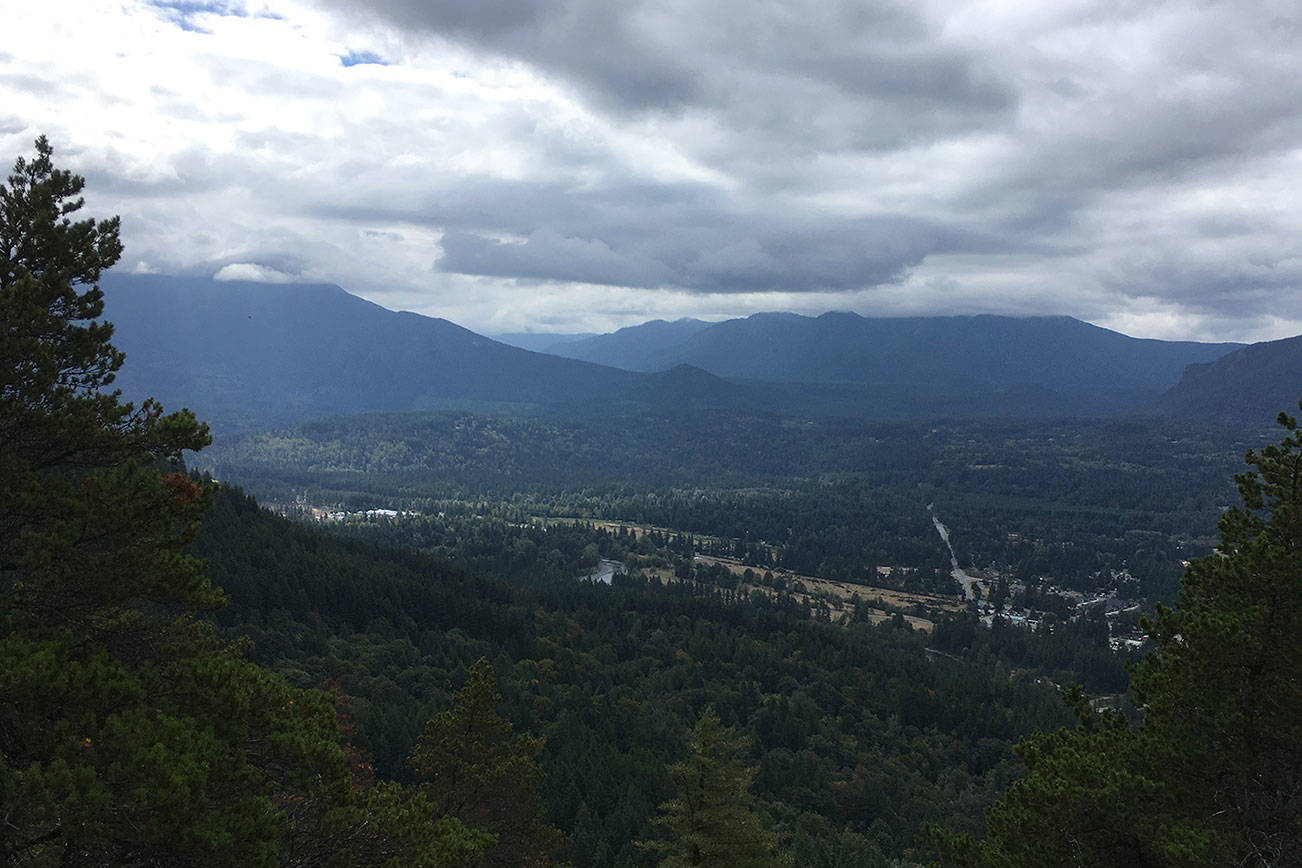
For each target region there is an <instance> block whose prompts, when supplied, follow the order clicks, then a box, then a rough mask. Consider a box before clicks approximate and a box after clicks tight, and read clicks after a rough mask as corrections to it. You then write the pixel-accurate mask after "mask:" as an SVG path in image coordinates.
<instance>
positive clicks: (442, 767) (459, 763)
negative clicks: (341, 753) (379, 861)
mask: <svg viewBox="0 0 1302 868" xmlns="http://www.w3.org/2000/svg"><path fill="white" fill-rule="evenodd" d="M501 701H502V697H501V694H499V693H498V691H497V681H496V679H495V678H494V676H493V667H492V665H491V664H490V663H489V662H488V661H487V660H486V659H484V658H482V657H481V658H480V659H479V660H478V661H477V662H476V663H475V664H474V665H473V666H471V667H470V677H469V679H468V680H467V681H466V684H465V686H464V687H462V688H461V690H459V691H457V693H456V695H455V696H454V697H453V700H452V708H451V710H449V711H445V712H443V713H441V714H439V715H437V716H435V717H434V718H433V719H431V720H430V721H429V722H428V723H427V724H426V725H425V731H424V732H423V733H422V734H421V736H420V739H419V741H418V742H417V744H416V748H415V750H414V751H412V755H411V764H412V768H413V769H414V770H415V772H416V775H417V777H418V779H419V780H420V782H421V783H420V791H421V794H422V795H423V796H424V797H425V798H426V799H428V800H429V803H430V805H431V807H432V809H433V810H432V815H433V816H434V817H440V818H446V817H455V818H457V819H458V820H460V821H461V822H462V823H463V824H465V825H466V826H467V827H469V828H472V829H475V830H482V831H486V832H488V833H490V834H492V835H493V836H495V837H496V844H495V845H493V846H492V847H491V848H490V849H489V850H488V853H487V856H486V857H485V861H484V864H485V865H489V866H503V868H507V866H544V865H550V864H552V857H553V854H554V853H555V852H556V850H557V849H559V847H560V845H561V843H562V838H561V834H560V833H559V832H558V831H557V830H556V829H554V828H552V827H550V826H548V825H546V824H544V823H543V822H542V820H541V819H540V815H541V813H542V803H541V799H540V796H539V786H540V784H541V780H542V772H541V770H540V769H539V768H538V762H537V759H538V754H539V753H540V752H541V751H542V740H541V739H538V738H534V737H532V736H528V735H516V736H512V735H511V724H509V723H507V722H506V721H505V720H503V719H502V718H501V717H500V716H498V714H497V705H498V703H500V702H501Z"/></svg>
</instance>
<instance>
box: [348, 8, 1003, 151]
mask: <svg viewBox="0 0 1302 868" xmlns="http://www.w3.org/2000/svg"><path fill="white" fill-rule="evenodd" d="M324 2H325V3H326V5H330V6H334V7H336V8H343V9H347V10H350V11H353V12H354V13H355V14H358V15H366V16H370V15H378V16H382V17H384V18H387V19H388V20H390V21H392V22H394V23H397V24H398V25H400V26H401V27H402V28H403V29H404V30H407V31H410V32H424V33H427V34H429V35H432V36H438V37H443V38H447V39H451V40H455V41H459V42H462V43H465V44H469V45H471V46H474V47H476V48H479V49H483V50H486V51H488V52H491V53H493V54H496V55H498V56H500V57H502V58H505V59H509V60H520V61H524V62H526V63H529V64H531V65H532V66H534V67H536V68H538V69H540V70H542V71H543V72H544V73H547V74H549V75H552V76H554V77H556V78H558V79H560V80H563V81H566V82H568V83H570V84H571V85H573V86H575V87H576V88H577V89H578V90H579V91H580V92H581V93H582V94H584V95H585V96H586V97H587V98H589V99H590V100H592V101H593V102H594V103H597V104H600V105H603V106H606V107H616V108H620V109H624V110H632V111H643V110H659V111H669V112H674V111H682V110H689V109H692V108H704V109H713V110H727V109H728V108H729V107H732V106H739V107H746V106H747V105H748V104H750V103H753V102H757V101H759V100H763V99H769V100H771V99H773V98H774V97H777V98H779V99H781V98H782V97H783V93H782V91H783V90H786V91H787V94H786V96H788V97H790V98H792V99H794V100H804V99H808V98H811V97H818V98H820V99H823V98H826V97H828V96H839V97H840V98H842V99H844V100H845V101H846V103H847V104H851V103H857V104H858V105H859V106H860V108H861V109H862V108H864V107H867V108H870V109H871V111H870V114H871V115H873V116H874V117H873V118H869V119H867V120H866V124H867V125H869V126H880V127H882V128H886V129H895V128H898V127H901V126H906V127H910V128H914V129H919V130H920V129H925V128H927V127H928V126H929V123H930V121H931V120H932V119H931V118H930V117H929V116H930V115H931V114H932V113H935V114H936V115H937V116H938V118H936V120H939V121H940V122H942V123H945V124H949V123H952V122H953V119H952V117H947V116H953V117H962V118H966V119H968V121H969V122H971V123H979V122H981V121H982V120H983V119H984V118H985V116H988V115H992V114H993V115H999V114H1001V113H1004V112H1006V111H1008V110H1009V109H1010V108H1012V107H1013V106H1014V104H1015V94H1014V91H1013V89H1012V88H1011V87H1010V86H1009V84H1008V83H1006V82H1001V81H999V80H997V79H996V78H995V77H994V76H992V75H991V73H990V71H989V70H988V69H986V68H985V66H984V64H983V63H982V61H981V58H980V57H978V56H975V55H973V54H972V53H970V52H968V51H965V50H963V49H961V48H957V47H951V46H945V45H944V44H943V43H941V42H940V40H939V39H938V36H939V34H938V33H937V28H936V26H935V25H934V24H932V23H930V22H928V21H926V20H925V19H924V18H922V17H921V16H920V15H918V14H917V13H916V12H914V11H912V9H911V7H910V6H909V5H907V4H900V5H896V4H889V3H874V4H864V3H860V2H834V0H827V2H803V3H797V2H791V3H755V2H740V0H726V2H709V3H696V4H686V5H679V4H673V3H668V2H640V3H611V2H608V0H525V2H515V0H492V2H470V0H435V2H425V0H372V2H368V3H366V4H365V5H364V6H361V5H359V4H357V3H356V2H353V0H324ZM775 86H776V89H775ZM786 107H787V108H791V109H795V108H798V105H797V104H795V103H793V104H791V105H788V106H786ZM847 107H848V105H847ZM902 110H907V112H908V114H909V116H910V117H911V118H912V119H913V120H912V121H911V122H910V123H908V124H902V123H901V121H902V118H900V117H888V115H891V114H893V113H894V112H897V111H902ZM753 119H754V120H757V121H760V122H761V123H763V122H764V120H765V119H763V118H758V117H755V118H753ZM768 120H769V121H770V122H771V124H772V125H774V126H778V125H785V124H788V123H790V124H792V125H798V123H799V118H791V117H786V118H782V117H777V116H775V117H773V118H771V119H768ZM845 120H846V121H847V122H849V121H851V120H852V119H851V118H849V117H847V118H845Z"/></svg>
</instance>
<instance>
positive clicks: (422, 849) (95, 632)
mask: <svg viewBox="0 0 1302 868" xmlns="http://www.w3.org/2000/svg"><path fill="white" fill-rule="evenodd" d="M36 151H37V154H36V157H35V159H33V160H32V161H31V162H28V161H26V160H23V159H19V160H18V162H17V164H16V166H15V168H14V173H13V174H12V175H11V176H10V177H9V183H8V185H7V186H0V863H3V864H12V865H24V866H46V865H49V866H54V865H60V866H82V865H84V866H91V865H109V864H112V865H128V866H144V865H151V866H152V865H168V866H186V865H194V866H199V865H203V866H219V865H230V866H260V865H277V864H291V865H293V864H323V863H328V861H329V860H326V859H321V858H316V857H315V856H314V855H313V854H314V853H317V852H318V851H316V850H314V849H313V847H315V846H317V845H318V844H319V842H320V841H321V840H336V841H337V842H338V844H339V846H338V847H337V848H336V849H335V850H334V851H333V852H332V854H331V856H330V858H331V859H333V860H335V864H348V865H362V864H377V865H378V864H390V865H397V864H401V865H409V864H425V865H434V864H440V865H441V864H459V865H467V866H468V865H471V864H473V863H474V862H475V861H476V859H477V857H478V855H479V854H480V853H481V852H482V850H483V847H484V845H485V843H486V842H485V841H484V839H483V838H482V836H476V835H473V834H471V833H469V832H467V831H466V830H465V829H464V827H462V826H461V825H460V824H459V823H456V822H455V821H445V822H443V823H441V824H433V823H431V822H430V821H429V819H428V813H427V811H426V810H425V807H426V806H425V805H423V804H422V803H420V802H419V800H418V799H415V798H413V797H411V796H410V795H409V794H404V793H402V792H401V791H397V790H393V789H391V788H384V787H381V788H374V787H370V788H367V787H356V786H354V785H353V783H354V782H353V781H352V779H351V777H350V774H349V765H348V757H347V755H346V754H345V752H344V749H343V747H342V746H341V744H340V740H339V735H340V728H339V724H338V722H337V720H336V718H335V710H334V707H333V703H332V702H331V698H330V697H329V696H328V695H327V694H324V693H322V692H320V691H312V690H300V689H295V688H293V687H290V686H289V685H288V684H287V683H286V682H285V680H284V679H283V678H281V677H279V676H276V675H273V674H272V673H270V672H268V671H266V670H263V669H260V668H259V667H257V666H255V665H254V664H252V663H251V662H249V661H248V660H246V659H245V658H244V656H243V655H244V651H245V650H246V648H247V645H246V644H245V643H242V642H236V643H229V642H225V641H222V640H220V639H218V638H217V637H216V635H215V633H214V631H213V629H212V627H211V625H209V624H207V623H205V622H202V621H199V620H197V618H196V615H198V614H200V613H203V612H207V611H212V610H215V609H217V608H219V607H220V606H221V605H222V604H223V602H224V597H223V595H222V594H221V593H220V592H219V591H217V590H216V589H215V588H214V587H213V586H212V585H211V584H210V583H209V581H208V578H207V575H206V571H205V569H204V565H203V564H202V562H200V561H198V560H197V559H195V558H194V557H192V556H190V555H187V554H185V552H184V549H185V548H186V546H187V545H188V544H189V543H190V542H191V540H192V539H193V537H194V535H195V534H196V532H197V531H198V528H199V521H200V518H201V516H202V513H203V511H204V509H205V508H206V506H207V505H208V503H209V502H210V500H211V498H212V486H211V485H210V484H206V483H203V482H200V481H198V480H196V479H194V478H191V477H190V476H188V475H186V474H185V473H184V472H182V467H181V464H180V459H181V454H182V452H183V450H192V449H199V448H202V447H203V446H204V445H205V444H206V443H207V442H208V434H207V429H206V428H205V427H204V426H202V425H200V424H199V423H198V422H197V421H196V420H195V418H194V416H193V415H192V414H190V413H188V412H186V411H182V412H180V413H173V414H171V415H164V414H163V413H162V410H161V408H160V407H159V406H158V405H157V404H155V403H154V402H152V401H146V402H145V403H144V404H143V405H142V406H141V407H139V408H135V407H133V406H132V405H130V404H124V403H122V402H121V401H120V400H119V395H118V394H117V393H116V392H109V391H106V390H105V387H106V386H108V385H109V384H111V382H112V380H113V377H114V373H115V372H116V371H117V370H118V369H119V368H120V366H121V365H122V361H123V359H122V355H121V353H119V352H118V351H117V350H115V349H114V348H113V347H112V345H111V344H109V343H108V341H109V338H110V337H111V335H112V327H111V326H110V325H108V324H107V323H101V322H95V321H94V318H95V317H97V316H99V315H100V313H101V311H102V299H101V296H100V292H99V290H98V288H97V287H96V286H95V281H96V280H98V278H99V276H100V273H101V272H102V271H103V269H105V268H108V267H109V266H111V265H112V264H113V262H114V261H115V260H116V259H117V257H118V255H119V254H120V252H121V245H120V244H119V242H118V223H117V219H116V218H114V219H112V220H108V221H104V222H100V223H97V222H96V221H94V220H81V221H77V222H73V220H72V218H71V215H73V214H74V213H75V212H76V211H77V210H78V209H79V208H80V207H81V204H82V202H81V199H80V198H77V194H78V193H79V192H80V191H81V189H82V186H83V181H82V179H81V178H79V177H77V176H75V175H72V174H70V173H68V172H65V171H61V170H56V169H55V168H54V167H53V165H52V163H51V156H52V151H51V148H50V146H49V144H48V143H47V142H46V141H45V139H44V138H42V139H38V140H37V142H36ZM422 817H423V818H425V819H424V820H423V821H417V820H413V818H417V819H419V818H422ZM386 853H387V854H389V855H388V856H386V857H385V859H384V860H378V861H376V860H374V859H373V856H374V854H386Z"/></svg>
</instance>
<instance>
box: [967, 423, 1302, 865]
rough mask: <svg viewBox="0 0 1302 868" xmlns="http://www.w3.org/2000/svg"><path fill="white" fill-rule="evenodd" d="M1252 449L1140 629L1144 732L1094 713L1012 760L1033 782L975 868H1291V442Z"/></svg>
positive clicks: (1301, 591) (1294, 456)
mask: <svg viewBox="0 0 1302 868" xmlns="http://www.w3.org/2000/svg"><path fill="white" fill-rule="evenodd" d="M1279 421H1280V424H1282V425H1283V426H1284V427H1285V428H1286V429H1287V430H1288V435H1287V436H1286V437H1285V438H1284V440H1283V441H1282V442H1281V443H1280V444H1279V445H1273V446H1267V447H1266V448H1265V449H1263V450H1261V451H1260V452H1256V451H1250V452H1248V454H1247V461H1248V463H1249V464H1251V465H1252V466H1253V468H1254V470H1253V471H1251V472H1249V473H1246V474H1242V475H1240V476H1237V477H1236V481H1237V482H1238V486H1239V491H1240V493H1241V495H1242V497H1243V504H1244V506H1243V508H1241V509H1240V508H1234V509H1231V510H1229V511H1228V512H1227V513H1226V514H1225V516H1224V518H1223V519H1222V521H1221V543H1220V546H1219V547H1218V548H1217V550H1216V552H1215V553H1213V554H1212V555H1210V556H1208V557H1206V558H1202V559H1200V560H1198V561H1195V562H1193V563H1191V564H1190V566H1189V568H1188V570H1187V571H1186V573H1185V577H1184V582H1183V585H1182V588H1181V591H1180V596H1179V598H1178V600H1177V603H1176V605H1175V606H1174V607H1172V608H1163V607H1159V609H1158V611H1157V614H1156V615H1155V616H1154V617H1153V618H1152V619H1151V620H1149V621H1147V622H1146V623H1145V627H1146V629H1147V630H1148V631H1149V633H1150V635H1151V637H1152V641H1153V644H1154V646H1155V649H1156V650H1155V652H1154V653H1152V654H1151V655H1150V656H1149V657H1147V658H1146V659H1145V661H1144V663H1143V664H1142V665H1141V666H1140V667H1138V669H1137V670H1136V671H1135V674H1134V678H1133V686H1132V697H1133V701H1134V703H1135V705H1136V706H1137V707H1138V708H1140V709H1142V711H1143V720H1142V722H1141V723H1140V725H1139V726H1138V727H1133V728H1132V727H1131V726H1130V725H1129V724H1128V723H1127V721H1126V720H1125V719H1124V718H1123V717H1121V716H1120V715H1119V714H1117V713H1113V712H1109V713H1104V714H1101V715H1096V714H1095V713H1094V712H1093V711H1091V710H1090V709H1089V708H1088V706H1087V705H1086V704H1085V703H1084V701H1083V698H1082V697H1081V696H1080V695H1079V694H1074V695H1072V696H1071V697H1070V698H1071V699H1072V700H1073V702H1074V704H1075V706H1076V711H1077V714H1078V716H1079V717H1080V719H1081V725H1080V726H1079V727H1078V728H1077V729H1075V730H1071V731H1066V730H1064V731H1060V732H1057V733H1053V734H1049V735H1044V734H1039V735H1036V736H1035V737H1033V738H1031V739H1029V740H1028V741H1026V742H1024V743H1023V744H1022V746H1021V747H1020V749H1019V753H1020V754H1021V756H1022V758H1023V760H1024V761H1025V762H1026V764H1027V767H1028V769H1029V770H1030V772H1029V774H1028V775H1027V777H1025V778H1024V779H1022V780H1020V781H1018V782H1017V783H1016V784H1014V785H1013V786H1012V787H1011V788H1010V789H1009V790H1008V792H1007V794H1006V795H1005V798H1004V800H1003V802H1001V803H1000V804H998V805H996V806H995V807H993V808H992V809H991V811H990V815H989V826H990V841H989V842H988V843H984V844H981V843H977V842H975V841H973V840H971V839H967V840H955V839H950V840H949V842H948V845H947V846H948V847H949V856H950V857H951V858H952V859H953V860H954V861H955V862H960V863H965V864H973V865H1061V864H1080V865H1095V864H1145V865H1190V866H1192V865H1208V864H1217V865H1263V866H1264V865H1296V864H1299V860H1300V859H1302V855H1300V854H1302V810H1299V802H1300V800H1302V751H1300V750H1299V745H1302V684H1300V683H1299V682H1300V679H1299V677H1298V666H1299V664H1298V659H1299V652H1300V651H1302V648H1300V647H1299V639H1298V637H1299V636H1302V434H1300V433H1299V431H1298V428H1297V423H1296V421H1295V420H1294V419H1293V418H1291V417H1289V416H1287V415H1285V414H1280V419H1279Z"/></svg>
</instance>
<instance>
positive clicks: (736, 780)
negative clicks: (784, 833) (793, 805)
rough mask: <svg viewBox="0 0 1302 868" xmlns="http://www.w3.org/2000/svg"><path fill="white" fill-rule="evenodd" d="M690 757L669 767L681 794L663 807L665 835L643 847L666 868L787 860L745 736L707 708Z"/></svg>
mask: <svg viewBox="0 0 1302 868" xmlns="http://www.w3.org/2000/svg"><path fill="white" fill-rule="evenodd" d="M689 747H690V751H691V754H690V756H689V757H688V758H687V760H686V761H684V762H681V763H678V764H676V765H674V766H672V767H671V768H670V769H669V776H670V779H671V780H672V781H673V784H674V790H675V792H676V795H675V797H674V798H673V799H672V800H670V801H668V802H666V803H665V804H664V805H662V806H661V811H662V816H661V818H660V819H659V820H658V821H657V823H658V825H659V826H660V829H661V832H662V835H663V837H662V839H661V840H658V841H651V842H647V843H646V844H643V845H640V846H642V847H644V848H645V849H646V850H649V851H651V852H657V853H659V854H661V857H662V861H661V862H660V865H661V866H663V868H686V866H694V865H700V866H707V865H708V866H717V868H770V866H776V865H781V864H784V862H783V861H782V860H781V859H780V858H779V857H778V855H777V842H776V839H775V837H774V835H773V834H772V833H771V832H769V831H768V830H766V829H765V828H764V825H763V823H762V822H761V820H760V817H759V815H758V814H757V813H756V812H755V798H754V796H752V795H751V794H750V785H751V780H752V779H753V778H754V777H755V769H754V768H752V767H749V766H746V765H743V764H742V761H741V752H742V750H743V749H744V747H745V744H744V742H743V740H742V739H740V738H739V737H738V736H737V735H736V733H734V732H733V731H732V730H731V729H729V728H727V727H725V726H724V725H723V722H722V721H721V720H720V719H719V715H718V714H717V713H715V711H714V708H713V707H710V708H707V709H706V710H705V711H704V712H703V713H702V714H701V716H700V718H698V719H697V721H696V727H695V728H694V729H693V730H692V737H691V741H690V745H689Z"/></svg>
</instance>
